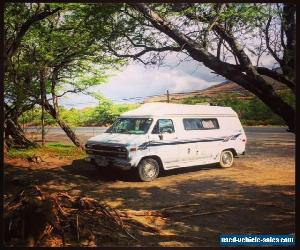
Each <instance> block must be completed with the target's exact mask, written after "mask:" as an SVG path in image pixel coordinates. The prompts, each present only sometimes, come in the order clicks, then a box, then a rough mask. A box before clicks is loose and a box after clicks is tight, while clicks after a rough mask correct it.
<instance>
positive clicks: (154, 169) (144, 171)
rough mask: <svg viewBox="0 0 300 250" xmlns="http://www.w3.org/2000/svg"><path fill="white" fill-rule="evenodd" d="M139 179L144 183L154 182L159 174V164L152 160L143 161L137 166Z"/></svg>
mask: <svg viewBox="0 0 300 250" xmlns="http://www.w3.org/2000/svg"><path fill="white" fill-rule="evenodd" d="M137 172H138V177H139V179H140V180H142V181H152V180H154V179H155V178H156V177H157V176H158V174H159V164H158V162H157V161H156V160H154V159H152V158H146V159H143V160H141V162H140V163H139V165H138V166H137Z"/></svg>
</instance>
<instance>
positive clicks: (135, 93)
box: [60, 53, 273, 108]
mask: <svg viewBox="0 0 300 250" xmlns="http://www.w3.org/2000/svg"><path fill="white" fill-rule="evenodd" d="M180 59H182V56H178V55H177V54H176V53H172V54H170V55H169V56H168V57H167V58H166V60H165V64H164V65H163V66H161V67H159V68H158V67H145V66H144V65H142V64H141V63H131V64H129V65H128V66H127V67H126V68H124V69H123V70H121V71H119V72H115V75H114V76H112V77H111V78H110V79H109V80H108V82H107V83H105V84H102V85H99V86H96V87H92V88H91V89H90V90H92V91H94V92H98V93H101V94H103V95H104V96H106V97H107V98H110V99H112V100H113V101H114V102H118V103H128V102H139V101H142V100H143V99H144V98H146V97H149V96H152V95H160V94H165V93H166V91H167V90H169V92H170V93H176V92H185V91H193V90H201V89H204V88H207V87H210V86H212V85H215V84H218V83H221V82H224V81H226V79H225V78H224V77H222V76H218V75H216V74H214V73H212V72H211V70H210V69H209V68H207V67H205V66H203V65H202V64H201V63H199V62H196V61H194V60H190V61H183V62H181V63H180V64H178V62H179V60H180ZM261 62H262V64H263V65H266V66H269V65H272V63H273V60H272V58H270V57H265V58H262V60H261ZM60 103H61V105H64V106H66V107H67V108H70V107H76V108H83V107H87V106H94V105H97V103H98V102H97V100H96V99H95V98H93V97H90V96H86V95H83V94H68V96H67V97H66V98H61V101H60Z"/></svg>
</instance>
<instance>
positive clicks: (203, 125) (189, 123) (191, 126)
mask: <svg viewBox="0 0 300 250" xmlns="http://www.w3.org/2000/svg"><path fill="white" fill-rule="evenodd" d="M183 126H184V129H185V130H206V129H218V128H220V126H219V123H218V120H217V119H216V118H207V119H200V118H191V119H183Z"/></svg>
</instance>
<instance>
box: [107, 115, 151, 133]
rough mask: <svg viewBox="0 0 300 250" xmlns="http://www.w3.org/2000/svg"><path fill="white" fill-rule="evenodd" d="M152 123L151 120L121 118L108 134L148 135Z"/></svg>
mask: <svg viewBox="0 0 300 250" xmlns="http://www.w3.org/2000/svg"><path fill="white" fill-rule="evenodd" d="M152 121H153V119H151V118H119V119H117V120H116V121H115V122H114V124H113V125H112V126H111V127H110V128H109V129H108V130H106V133H119V134H136V135H138V134H146V133H147V132H148V130H149V128H150V126H151V123H152Z"/></svg>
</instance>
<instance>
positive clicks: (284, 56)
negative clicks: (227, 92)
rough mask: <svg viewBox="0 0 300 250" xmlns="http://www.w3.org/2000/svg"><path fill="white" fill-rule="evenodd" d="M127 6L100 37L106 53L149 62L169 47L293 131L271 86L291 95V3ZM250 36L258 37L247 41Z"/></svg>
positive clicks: (290, 114)
mask: <svg viewBox="0 0 300 250" xmlns="http://www.w3.org/2000/svg"><path fill="white" fill-rule="evenodd" d="M130 6H131V8H130V7H128V6H125V7H124V8H123V9H122V10H121V11H120V17H119V19H118V20H117V21H115V22H114V23H113V24H112V25H113V28H114V32H113V33H112V34H111V36H110V37H108V39H107V40H106V44H107V48H108V49H109V50H110V51H111V52H112V54H114V55H115V56H118V57H123V58H133V59H136V60H139V61H141V62H143V63H145V64H149V63H150V64H155V63H161V61H162V60H163V58H164V55H165V54H166V53H169V52H170V51H172V52H181V53H185V54H186V55H188V57H190V58H192V59H194V60H195V61H197V62H199V63H202V64H203V65H205V66H206V67H208V68H210V69H211V70H213V72H215V73H216V74H218V75H222V76H224V77H225V78H227V79H229V80H231V81H234V82H236V83H237V84H239V85H240V86H242V87H244V88H245V89H247V90H249V91H250V92H252V93H253V94H255V95H256V96H257V97H258V98H259V99H260V100H262V101H263V102H264V103H265V104H266V105H267V106H268V107H270V109H271V110H272V111H273V112H274V113H276V114H278V115H279V116H280V117H282V118H283V120H284V121H285V123H286V124H287V125H288V127H289V129H290V130H291V131H295V130H294V129H295V110H294V108H293V107H292V106H290V105H289V104H288V103H286V102H285V101H284V100H283V99H282V98H281V97H280V96H279V95H278V93H276V91H275V90H274V88H273V86H272V83H273V81H274V80H277V81H280V82H281V83H282V84H285V85H286V86H287V87H288V88H289V89H291V91H292V92H293V93H295V45H296V40H295V6H294V5H293V4H229V3H226V4H225V3H224V4H189V3H187V4H143V3H134V4H130ZM255 37H256V38H258V39H256V40H258V41H257V42H256V43H253V40H254V38H255ZM112 41H113V42H112ZM146 55H149V57H148V58H146V59H145V56H146ZM266 55H270V56H272V57H273V59H274V60H275V62H276V63H275V66H278V67H280V69H281V71H282V73H280V72H279V71H278V70H275V69H270V68H268V67H265V66H263V65H262V64H261V63H260V61H261V58H262V56H266ZM254 62H255V63H254Z"/></svg>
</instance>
